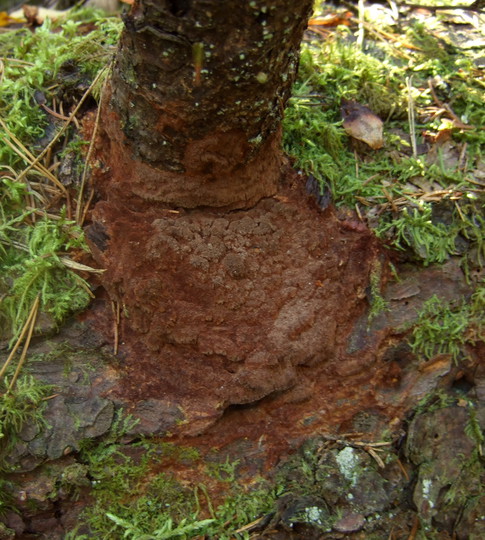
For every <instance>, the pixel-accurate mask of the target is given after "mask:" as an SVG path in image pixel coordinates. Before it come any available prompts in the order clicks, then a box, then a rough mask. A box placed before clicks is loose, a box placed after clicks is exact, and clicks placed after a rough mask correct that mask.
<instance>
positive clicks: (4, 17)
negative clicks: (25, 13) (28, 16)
mask: <svg viewBox="0 0 485 540" xmlns="http://www.w3.org/2000/svg"><path fill="white" fill-rule="evenodd" d="M22 22H25V21H24V20H23V19H18V18H16V17H11V16H10V15H9V14H8V13H7V12H6V11H0V26H10V25H11V24H18V23H22Z"/></svg>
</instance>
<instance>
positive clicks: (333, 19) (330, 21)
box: [308, 11, 353, 28]
mask: <svg viewBox="0 0 485 540" xmlns="http://www.w3.org/2000/svg"><path fill="white" fill-rule="evenodd" d="M352 17H353V15H352V13H351V12H350V11H346V12H345V13H333V14H329V15H326V16H325V17H316V18H315V19H310V20H309V21H308V26H309V27H310V28H311V27H312V26H341V25H345V26H350V23H351V21H350V19H352Z"/></svg>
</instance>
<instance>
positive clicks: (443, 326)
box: [411, 284, 485, 361]
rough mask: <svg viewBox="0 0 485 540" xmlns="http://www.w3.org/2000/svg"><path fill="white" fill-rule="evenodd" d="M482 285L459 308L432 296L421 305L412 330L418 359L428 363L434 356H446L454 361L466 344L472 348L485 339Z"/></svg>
mask: <svg viewBox="0 0 485 540" xmlns="http://www.w3.org/2000/svg"><path fill="white" fill-rule="evenodd" d="M484 299H485V293H484V285H483V284H482V285H480V286H479V287H478V288H477V289H476V291H475V293H474V294H473V296H472V298H471V301H465V300H463V301H462V302H460V303H459V304H458V305H452V304H449V303H447V302H444V301H443V300H441V299H440V298H438V297H437V296H433V297H432V298H430V299H429V300H428V301H427V302H425V303H424V305H423V308H422V310H421V311H420V313H419V317H418V320H417V323H416V326H415V327H414V329H413V333H412V338H411V347H412V349H413V352H414V353H415V354H417V355H418V357H419V358H420V359H423V360H429V359H430V358H432V357H433V356H435V355H437V354H449V355H450V356H451V357H452V359H453V360H454V361H457V360H458V359H459V358H460V357H461V356H462V355H463V354H464V346H465V345H466V344H471V345H474V344H475V343H476V342H477V341H478V340H482V339H483V338H484V336H485V323H484V321H483V313H484V309H485V302H484Z"/></svg>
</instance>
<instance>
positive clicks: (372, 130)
mask: <svg viewBox="0 0 485 540" xmlns="http://www.w3.org/2000/svg"><path fill="white" fill-rule="evenodd" d="M341 112H342V118H343V120H344V123H343V127H344V129H345V132H346V133H347V134H348V135H350V136H351V137H353V138H354V139H357V140H359V141H363V142H364V143H366V144H368V145H369V146H370V147H371V148H373V149H374V150H378V149H379V148H382V146H383V145H384V143H383V140H382V128H383V125H384V124H383V122H382V120H381V119H380V118H379V117H378V116H377V115H375V114H374V113H373V112H372V111H371V110H370V109H369V108H368V107H366V106H365V105H361V104H360V103H357V101H352V100H347V99H343V100H342V106H341Z"/></svg>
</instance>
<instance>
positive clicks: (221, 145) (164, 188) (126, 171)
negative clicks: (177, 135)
mask: <svg viewBox="0 0 485 540" xmlns="http://www.w3.org/2000/svg"><path fill="white" fill-rule="evenodd" d="M110 100H111V91H110V89H109V85H108V87H107V89H106V92H105V96H104V99H103V105H102V107H103V130H104V136H103V143H102V145H101V148H100V150H99V151H98V163H99V164H100V165H101V168H102V169H101V171H98V174H97V177H96V188H97V189H98V191H99V192H100V193H101V195H102V197H103V198H108V199H110V200H115V199H120V201H123V204H124V205H127V206H129V207H130V208H132V209H133V210H136V211H140V210H144V209H146V208H153V205H154V203H155V204H156V203H160V205H161V206H163V205H169V206H171V207H182V208H196V207H207V206H208V207H215V208H224V209H225V210H232V209H240V208H250V207H251V206H254V205H255V204H256V203H257V202H258V201H259V200H260V199H261V198H262V197H268V196H271V195H274V194H275V193H276V191H277V189H278V185H279V182H280V180H281V175H282V171H283V168H284V156H283V154H282V153H281V129H278V130H277V131H276V132H275V133H273V134H271V135H269V136H268V138H267V139H266V140H265V141H264V142H262V143H261V144H258V143H256V142H255V143H254V144H250V143H248V141H247V136H246V134H245V133H244V132H243V131H238V130H236V129H232V130H230V131H220V132H217V131H212V132H211V133H209V134H207V135H206V136H205V137H204V138H203V139H195V140H193V141H191V142H189V143H188V144H187V147H186V149H185V154H184V159H183V162H182V164H181V165H182V168H183V172H175V171H170V170H163V169H159V168H157V167H155V166H151V165H150V164H149V163H146V162H143V161H141V160H140V159H138V158H136V156H134V155H132V154H131V148H132V147H133V146H136V145H135V144H134V143H133V141H132V142H130V143H129V144H128V143H127V141H126V137H125V135H124V133H123V130H122V128H121V124H122V122H121V119H120V118H119V116H118V114H117V113H116V112H115V111H114V110H113V108H112V107H110V106H109V103H110ZM172 105H173V107H174V108H176V107H177V104H176V103H173V104H172ZM167 107H168V106H167ZM169 109H170V107H168V108H167V110H166V112H165V113H163V111H157V118H158V124H160V125H162V124H164V123H168V124H170V122H172V123H173V118H171V114H170V112H169ZM154 129H155V130H156V127H154ZM164 129H166V126H165V127H164ZM179 166H180V164H179ZM103 171H104V174H103Z"/></svg>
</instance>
